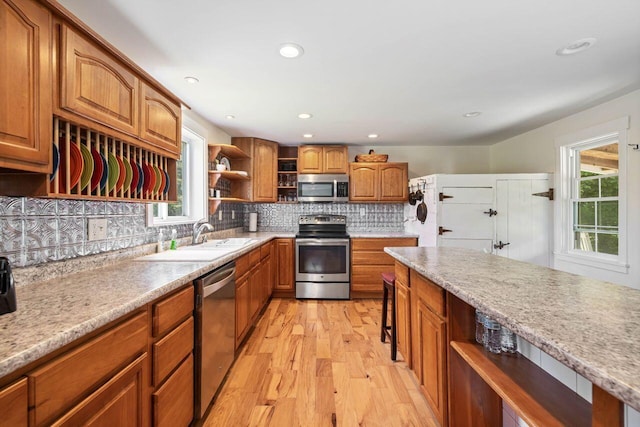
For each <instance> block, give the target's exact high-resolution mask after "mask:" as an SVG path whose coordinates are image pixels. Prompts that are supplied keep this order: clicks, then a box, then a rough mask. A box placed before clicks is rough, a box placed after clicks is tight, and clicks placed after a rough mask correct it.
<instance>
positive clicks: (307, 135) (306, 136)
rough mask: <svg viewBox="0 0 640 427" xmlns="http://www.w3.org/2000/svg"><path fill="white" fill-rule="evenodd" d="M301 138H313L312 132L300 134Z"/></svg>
mask: <svg viewBox="0 0 640 427" xmlns="http://www.w3.org/2000/svg"><path fill="white" fill-rule="evenodd" d="M302 137H303V138H313V134H312V133H305V134H304V135H302Z"/></svg>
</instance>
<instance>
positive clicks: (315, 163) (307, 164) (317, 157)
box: [298, 145, 324, 173]
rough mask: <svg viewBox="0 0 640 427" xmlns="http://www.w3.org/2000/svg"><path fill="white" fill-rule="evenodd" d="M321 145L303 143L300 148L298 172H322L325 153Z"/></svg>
mask: <svg viewBox="0 0 640 427" xmlns="http://www.w3.org/2000/svg"><path fill="white" fill-rule="evenodd" d="M323 154H324V153H323V151H322V146H320V145H302V146H300V148H298V173H322V172H323V171H324V165H323V160H324V155H323Z"/></svg>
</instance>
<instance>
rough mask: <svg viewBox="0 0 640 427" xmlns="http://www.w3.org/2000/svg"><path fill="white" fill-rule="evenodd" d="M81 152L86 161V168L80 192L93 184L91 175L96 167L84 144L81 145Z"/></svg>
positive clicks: (84, 168) (83, 169) (81, 178)
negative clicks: (90, 183)
mask: <svg viewBox="0 0 640 427" xmlns="http://www.w3.org/2000/svg"><path fill="white" fill-rule="evenodd" d="M80 151H82V159H83V160H84V167H83V168H82V175H81V176H80V190H81V191H82V190H84V189H85V188H87V185H89V182H91V175H93V168H94V167H95V166H94V164H93V156H92V155H91V151H89V148H88V147H87V146H86V145H84V144H80Z"/></svg>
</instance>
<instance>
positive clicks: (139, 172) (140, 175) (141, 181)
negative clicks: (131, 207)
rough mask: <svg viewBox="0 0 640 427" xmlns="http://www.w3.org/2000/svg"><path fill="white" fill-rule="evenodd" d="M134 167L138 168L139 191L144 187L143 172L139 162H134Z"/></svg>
mask: <svg viewBox="0 0 640 427" xmlns="http://www.w3.org/2000/svg"><path fill="white" fill-rule="evenodd" d="M136 167H137V168H138V192H140V191H142V188H143V187H144V172H143V171H142V166H140V163H136ZM140 196H142V194H140Z"/></svg>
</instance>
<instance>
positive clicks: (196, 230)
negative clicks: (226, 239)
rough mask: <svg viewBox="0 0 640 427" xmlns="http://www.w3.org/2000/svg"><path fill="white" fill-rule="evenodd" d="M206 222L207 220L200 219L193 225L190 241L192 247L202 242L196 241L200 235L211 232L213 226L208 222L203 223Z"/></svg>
mask: <svg viewBox="0 0 640 427" xmlns="http://www.w3.org/2000/svg"><path fill="white" fill-rule="evenodd" d="M206 220H207V219H206V218H201V219H199V220H197V221H196V223H195V224H193V238H192V239H191V244H192V245H197V244H199V243H202V242H198V239H199V238H200V235H201V234H202V232H203V231H204V230H207V231H213V225H211V224H209V223H208V222H205V221H206ZM203 242H204V240H203Z"/></svg>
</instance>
